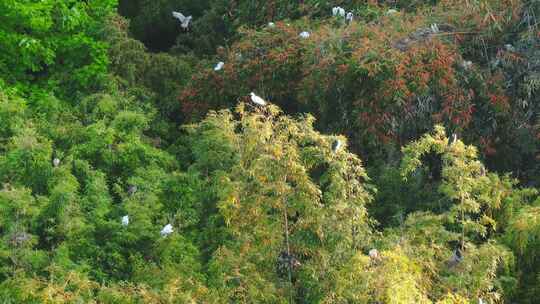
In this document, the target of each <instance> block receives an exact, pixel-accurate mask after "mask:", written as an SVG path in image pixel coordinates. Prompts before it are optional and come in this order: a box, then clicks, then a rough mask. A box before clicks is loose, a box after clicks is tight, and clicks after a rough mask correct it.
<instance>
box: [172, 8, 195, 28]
mask: <svg viewBox="0 0 540 304" xmlns="http://www.w3.org/2000/svg"><path fill="white" fill-rule="evenodd" d="M172 15H173V17H174V18H176V19H178V21H180V26H181V27H182V28H183V29H187V28H188V27H189V23H190V22H191V19H192V18H191V16H187V17H186V16H184V15H183V14H182V13H179V12H172Z"/></svg>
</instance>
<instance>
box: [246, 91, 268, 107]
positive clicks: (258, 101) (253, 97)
mask: <svg viewBox="0 0 540 304" xmlns="http://www.w3.org/2000/svg"><path fill="white" fill-rule="evenodd" d="M250 95H251V101H253V103H255V104H256V105H259V106H262V107H264V106H265V105H266V104H267V102H266V101H265V100H264V99H262V98H261V97H259V96H257V95H255V93H253V92H251V93H250Z"/></svg>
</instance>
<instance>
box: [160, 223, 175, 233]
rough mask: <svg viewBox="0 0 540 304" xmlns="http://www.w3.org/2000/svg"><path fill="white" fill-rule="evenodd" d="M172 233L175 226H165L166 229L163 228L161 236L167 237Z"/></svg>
mask: <svg viewBox="0 0 540 304" xmlns="http://www.w3.org/2000/svg"><path fill="white" fill-rule="evenodd" d="M171 233H173V226H172V225H171V224H167V225H165V227H163V229H161V232H160V234H161V236H167V235H169V234H171Z"/></svg>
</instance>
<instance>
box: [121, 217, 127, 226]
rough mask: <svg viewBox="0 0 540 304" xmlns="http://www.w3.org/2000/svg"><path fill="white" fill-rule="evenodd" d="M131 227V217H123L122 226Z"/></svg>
mask: <svg viewBox="0 0 540 304" xmlns="http://www.w3.org/2000/svg"><path fill="white" fill-rule="evenodd" d="M127 225H129V215H124V216H122V226H127Z"/></svg>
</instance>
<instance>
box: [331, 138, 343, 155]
mask: <svg viewBox="0 0 540 304" xmlns="http://www.w3.org/2000/svg"><path fill="white" fill-rule="evenodd" d="M341 145H342V142H341V140H339V139H336V140H335V141H334V142H333V143H332V151H333V152H334V153H336V152H337V151H338V150H339V148H341Z"/></svg>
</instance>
